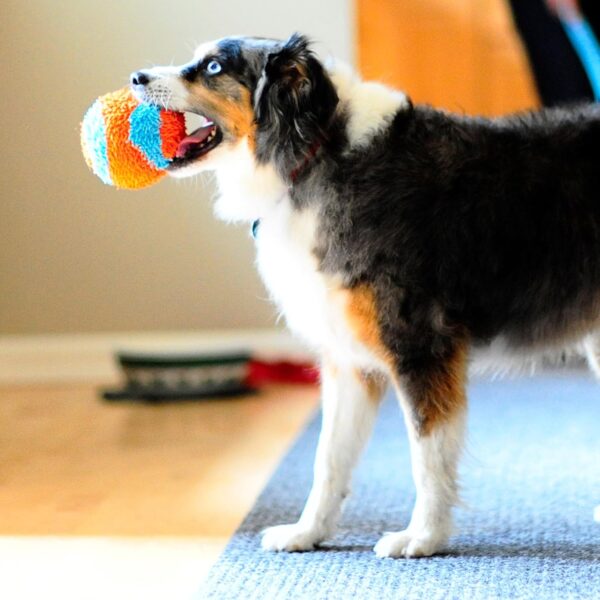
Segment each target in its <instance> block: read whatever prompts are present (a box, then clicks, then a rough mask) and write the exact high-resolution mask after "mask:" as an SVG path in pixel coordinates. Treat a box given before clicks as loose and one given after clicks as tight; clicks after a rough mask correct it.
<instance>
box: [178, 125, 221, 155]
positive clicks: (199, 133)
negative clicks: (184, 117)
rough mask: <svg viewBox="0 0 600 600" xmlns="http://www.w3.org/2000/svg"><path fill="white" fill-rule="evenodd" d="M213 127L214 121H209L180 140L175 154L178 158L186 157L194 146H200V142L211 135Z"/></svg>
mask: <svg viewBox="0 0 600 600" xmlns="http://www.w3.org/2000/svg"><path fill="white" fill-rule="evenodd" d="M213 127H214V125H213V124H212V123H207V124H206V125H203V126H202V127H198V129H195V130H194V131H192V133H190V135H187V136H185V137H184V138H183V139H182V140H181V141H180V142H179V146H177V152H176V153H175V156H176V157H177V158H185V156H186V155H187V153H188V152H189V151H190V150H191V148H192V147H193V146H198V145H199V144H202V142H204V141H206V138H207V137H208V136H209V135H210V132H211V131H212V129H213Z"/></svg>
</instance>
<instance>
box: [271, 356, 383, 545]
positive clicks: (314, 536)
mask: <svg viewBox="0 0 600 600" xmlns="http://www.w3.org/2000/svg"><path fill="white" fill-rule="evenodd" d="M322 380H323V384H322V390H323V391H322V407H323V418H322V426H321V435H320V436H319V444H318V447H317V454H316V458H315V467H314V480H313V486H312V489H311V492H310V495H309V497H308V500H307V502H306V506H305V507H304V510H303V511H302V515H301V517H300V519H299V521H298V522H297V523H293V524H290V525H279V526H276V527H270V528H269V529H267V530H266V531H265V533H264V537H263V540H262V545H263V548H265V549H267V550H286V551H294V550H309V549H311V548H313V547H314V546H315V545H317V544H318V543H319V542H321V541H323V540H324V539H325V538H327V537H329V536H330V535H331V534H332V533H333V531H334V529H335V527H336V525H337V521H338V519H339V516H340V514H341V508H342V502H343V500H344V498H345V497H346V496H347V495H348V494H349V492H350V478H351V474H352V470H353V468H354V466H355V464H356V462H357V461H358V457H359V455H360V452H361V450H362V448H363V447H364V445H365V443H366V441H367V438H368V437H369V435H370V433H371V429H372V427H373V423H374V421H375V416H376V414H377V407H378V404H379V402H375V401H374V396H371V394H374V392H375V387H374V386H372V385H371V384H365V381H364V380H362V379H360V378H358V377H357V376H356V372H355V371H354V370H353V369H352V368H349V367H346V366H343V365H336V366H335V367H333V366H332V364H331V363H330V362H326V363H325V364H324V365H323V369H322Z"/></svg>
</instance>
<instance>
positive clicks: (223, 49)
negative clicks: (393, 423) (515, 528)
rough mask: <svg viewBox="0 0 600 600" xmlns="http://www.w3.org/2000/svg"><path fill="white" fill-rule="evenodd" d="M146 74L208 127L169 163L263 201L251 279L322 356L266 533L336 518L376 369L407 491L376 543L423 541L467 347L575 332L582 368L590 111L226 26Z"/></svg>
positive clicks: (152, 86)
mask: <svg viewBox="0 0 600 600" xmlns="http://www.w3.org/2000/svg"><path fill="white" fill-rule="evenodd" d="M211 61H212V62H214V61H217V63H218V67H215V66H214V64H213V65H211V67H210V68H209V64H210V63H211ZM215 71H218V72H216V73H215ZM142 74H143V75H144V77H139V73H138V74H136V75H137V76H136V77H134V79H133V82H134V84H135V85H134V86H133V87H134V90H135V92H136V93H137V94H138V96H139V97H140V98H141V99H142V100H145V101H148V102H157V103H162V104H165V105H167V106H168V107H169V108H173V109H176V110H181V111H191V112H195V113H199V114H202V115H204V116H206V117H207V118H208V119H209V120H210V121H211V122H212V123H214V126H216V127H217V131H218V136H217V137H216V138H215V139H216V140H217V141H216V145H215V142H213V145H212V146H211V147H210V149H209V150H208V151H206V152H205V151H202V152H200V151H199V152H200V153H195V154H194V153H192V156H191V157H189V158H188V157H186V156H183V157H180V159H178V160H176V161H175V163H174V165H173V167H172V168H171V173H172V174H173V175H174V176H188V175H191V174H195V173H197V172H200V171H204V170H214V171H215V172H216V176H217V180H218V185H219V190H220V196H219V198H218V200H217V202H216V211H217V214H218V215H219V216H220V217H222V218H225V219H229V220H246V221H254V220H257V219H260V226H259V228H258V235H257V242H256V245H257V254H258V267H259V270H260V272H261V274H262V277H263V279H264V281H265V283H266V285H267V287H268V288H269V290H270V291H271V294H272V296H273V299H274V300H275V302H276V303H277V304H278V306H279V307H280V308H281V310H282V312H283V314H284V315H285V317H286V319H287V322H288V324H289V326H290V327H291V328H292V329H293V330H295V331H296V332H297V333H299V334H300V335H302V336H303V337H304V338H305V339H307V340H308V341H309V342H310V343H311V344H312V345H313V346H314V347H315V348H316V349H318V351H319V352H320V353H321V355H322V357H323V428H322V433H321V437H320V439H319V446H318V451H317V458H316V464H315V474H314V485H313V488H312V491H311V493H310V496H309V498H308V501H307V504H306V507H305V509H304V511H303V513H302V516H301V517H300V520H299V521H298V522H297V523H294V524H291V525H281V526H277V527H273V528H270V529H268V530H267V531H266V532H265V534H264V537H263V546H264V547H265V548H267V549H272V550H307V549H310V548H313V547H314V546H315V545H317V544H318V543H319V542H321V541H323V540H324V539H325V538H326V537H327V536H329V535H330V534H331V533H332V531H333V530H334V527H335V525H336V521H337V518H338V516H339V514H340V510H341V504H342V501H343V499H344V498H345V496H346V495H347V494H348V491H349V480H350V476H351V471H352V468H353V466H354V464H355V462H356V460H357V458H358V455H359V452H360V450H361V448H362V446H363V444H364V442H365V440H366V439H367V437H368V435H369V432H370V429H371V425H372V423H373V420H374V417H375V413H376V409H377V405H378V402H379V399H380V397H381V395H382V392H383V390H384V388H385V386H386V383H387V382H388V381H391V382H392V384H393V385H394V386H395V388H396V390H397V392H398V397H399V400H400V404H401V406H402V409H403V411H404V413H405V417H406V423H407V427H408V433H409V438H410V443H411V452H412V461H413V475H414V479H415V484H416V488H417V499H416V505H415V509H414V512H413V516H412V519H411V521H410V523H409V524H408V527H407V528H406V530H404V531H401V532H398V533H392V534H388V535H386V536H385V537H384V538H382V539H381V540H380V541H379V542H378V543H377V545H376V546H375V552H376V553H377V554H378V555H379V556H394V557H396V556H408V557H412V556H426V555H430V554H433V553H435V552H437V551H438V550H440V549H441V548H442V547H443V546H444V545H445V544H446V541H447V539H448V536H449V535H450V533H451V530H452V527H451V509H452V506H453V505H454V504H455V503H456V502H457V483H456V469H457V461H458V458H459V454H460V450H461V446H462V440H463V430H464V422H465V410H466V398H465V380H466V373H467V369H468V364H469V362H470V361H471V359H472V358H473V357H474V356H475V355H476V354H478V353H479V352H483V353H487V355H488V357H489V356H492V357H493V358H494V359H495V358H496V357H497V356H499V355H503V356H509V357H511V356H512V357H516V360H517V361H518V362H522V361H523V360H524V358H525V357H529V356H535V355H539V354H541V353H543V352H545V351H547V350H548V349H550V350H551V351H562V350H563V349H564V348H565V347H567V346H574V345H577V344H582V345H584V346H585V347H586V348H587V349H588V351H589V355H590V359H591V363H592V366H594V367H596V369H597V368H598V360H597V358H596V356H597V355H596V353H595V344H594V340H593V336H594V332H595V330H596V329H597V328H598V326H599V324H600V323H599V320H600V312H599V308H600V109H599V108H598V107H596V106H586V107H579V108H573V109H569V110H548V111H540V112H535V113H527V114H521V115H516V116H511V117H506V118H500V119H494V120H489V119H483V118H469V117H464V116H457V115H452V114H448V113H446V112H442V111H439V110H435V109H433V108H430V107H427V106H414V105H413V104H412V103H411V102H410V100H409V99H408V98H407V97H406V96H405V95H404V94H402V93H399V92H397V91H393V90H391V89H389V88H386V87H384V86H381V85H378V84H374V83H365V82H362V81H360V80H359V79H358V78H357V77H356V76H355V75H354V74H353V73H352V72H351V71H350V70H349V69H348V68H346V67H344V66H341V65H339V64H336V63H334V62H332V63H330V64H327V65H324V64H323V63H321V62H320V61H319V60H318V59H317V58H316V57H315V56H314V54H313V53H312V52H311V50H310V47H309V44H308V42H307V40H306V38H304V37H302V36H299V35H294V36H292V37H291V38H290V39H289V40H287V41H285V42H280V41H276V40H267V39H258V38H227V39H224V40H220V41H218V42H215V43H210V44H205V45H203V46H202V47H201V48H199V50H198V51H197V53H196V55H195V57H194V60H193V61H192V62H190V63H189V64H187V65H183V66H182V67H165V68H156V69H152V70H148V71H145V72H143V73H142Z"/></svg>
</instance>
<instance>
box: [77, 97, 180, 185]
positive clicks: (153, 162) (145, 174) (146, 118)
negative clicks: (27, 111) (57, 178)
mask: <svg viewBox="0 0 600 600" xmlns="http://www.w3.org/2000/svg"><path fill="white" fill-rule="evenodd" d="M184 137H185V118H184V116H183V113H179V112H175V111H170V110H163V109H161V108H160V107H158V106H155V105H153V104H144V103H140V102H139V101H138V100H137V99H136V98H135V97H134V96H133V94H132V93H131V90H130V89H129V88H123V89H121V90H117V91H116V92H111V93H110V94H106V95H104V96H100V97H99V98H98V99H97V100H96V101H95V102H94V104H92V106H91V107H90V108H89V109H88V111H87V112H86V114H85V116H84V118H83V121H82V123H81V148H82V150H83V155H84V157H85V160H86V162H87V164H88V166H89V167H90V169H91V170H92V171H93V172H94V173H95V174H96V175H98V177H100V179H101V180H102V181H103V182H104V183H106V184H108V185H114V186H116V187H118V188H122V189H130V190H133V189H139V188H144V187H147V186H149V185H152V184H153V183H156V182H157V181H158V180H159V179H161V178H162V177H164V175H165V174H166V171H165V169H166V168H167V167H168V166H169V164H170V162H171V159H172V158H173V157H174V156H175V153H176V151H177V146H178V145H179V142H180V141H181V140H182V139H183V138H184Z"/></svg>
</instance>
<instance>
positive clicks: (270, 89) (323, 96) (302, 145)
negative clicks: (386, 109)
mask: <svg viewBox="0 0 600 600" xmlns="http://www.w3.org/2000/svg"><path fill="white" fill-rule="evenodd" d="M337 103H338V96H337V93H336V91H335V88H334V86H333V83H332V82H331V80H330V78H329V76H328V74H327V73H326V72H325V69H323V66H322V65H321V63H320V62H319V60H317V58H316V57H315V56H314V54H313V52H312V50H311V49H310V43H309V41H308V39H307V38H306V37H305V36H303V35H300V34H298V33H294V34H293V35H292V36H291V37H290V38H289V39H288V40H287V41H286V42H284V43H283V44H282V45H281V46H279V47H277V48H276V49H275V50H274V51H272V52H270V53H269V54H268V55H267V56H266V58H265V63H264V68H263V73H262V76H261V81H260V82H259V91H258V93H257V97H256V98H255V112H256V121H257V125H258V131H259V137H260V138H261V140H262V141H263V143H262V144H261V146H262V147H263V148H264V151H265V153H267V152H268V151H270V152H272V151H274V150H275V148H276V146H278V147H279V149H281V146H282V144H283V145H285V146H286V147H287V149H289V150H291V151H292V152H293V153H294V154H302V153H306V152H307V149H308V147H310V145H311V144H313V143H314V142H315V141H316V140H317V139H319V138H323V137H326V130H327V126H328V124H329V121H330V119H331V116H332V115H333V113H334V111H335V108H336V106H337ZM307 145H308V146H307ZM261 155H262V156H261ZM259 158H266V154H263V152H259Z"/></svg>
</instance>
